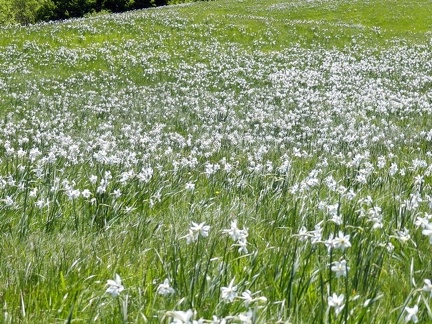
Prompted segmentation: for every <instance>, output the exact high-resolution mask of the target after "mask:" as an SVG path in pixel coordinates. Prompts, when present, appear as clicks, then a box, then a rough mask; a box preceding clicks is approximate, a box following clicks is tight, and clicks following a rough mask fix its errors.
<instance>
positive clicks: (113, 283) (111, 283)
mask: <svg viewBox="0 0 432 324" xmlns="http://www.w3.org/2000/svg"><path fill="white" fill-rule="evenodd" d="M107 286H108V288H107V290H106V292H107V293H108V294H110V295H111V296H113V297H117V296H118V295H119V294H120V293H121V292H122V291H123V290H124V286H123V285H122V284H121V278H120V276H119V275H118V274H116V275H115V280H111V279H109V280H107Z"/></svg>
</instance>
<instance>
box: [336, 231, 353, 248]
mask: <svg viewBox="0 0 432 324" xmlns="http://www.w3.org/2000/svg"><path fill="white" fill-rule="evenodd" d="M349 239H350V236H349V235H345V234H344V233H342V232H341V231H339V234H338V236H337V237H335V238H334V239H333V247H334V248H335V249H341V250H342V251H344V250H345V249H346V248H349V247H350V246H351V243H350V241H349Z"/></svg>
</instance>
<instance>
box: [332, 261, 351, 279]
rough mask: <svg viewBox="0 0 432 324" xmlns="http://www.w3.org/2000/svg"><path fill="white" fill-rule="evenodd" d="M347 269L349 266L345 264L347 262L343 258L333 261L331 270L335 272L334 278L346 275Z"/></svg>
mask: <svg viewBox="0 0 432 324" xmlns="http://www.w3.org/2000/svg"><path fill="white" fill-rule="evenodd" d="M348 270H349V267H348V266H347V263H346V261H345V260H341V261H340V262H337V261H336V262H333V265H332V267H331V271H333V272H335V273H336V278H339V277H342V276H343V277H346V275H347V272H348Z"/></svg>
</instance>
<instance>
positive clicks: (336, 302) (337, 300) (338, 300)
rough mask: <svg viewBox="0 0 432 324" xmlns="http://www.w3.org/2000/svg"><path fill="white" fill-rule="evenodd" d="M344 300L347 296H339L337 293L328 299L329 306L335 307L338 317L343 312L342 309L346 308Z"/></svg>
mask: <svg viewBox="0 0 432 324" xmlns="http://www.w3.org/2000/svg"><path fill="white" fill-rule="evenodd" d="M344 298H345V296H344V295H343V294H341V295H340V296H338V295H337V294H335V293H333V295H332V296H329V297H328V304H329V306H330V307H334V309H335V312H336V315H339V313H340V312H341V311H342V309H343V308H344V306H345V304H344Z"/></svg>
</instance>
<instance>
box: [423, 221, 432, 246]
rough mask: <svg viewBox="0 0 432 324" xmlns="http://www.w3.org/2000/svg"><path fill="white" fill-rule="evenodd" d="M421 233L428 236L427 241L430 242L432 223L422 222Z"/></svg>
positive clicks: (431, 241) (431, 242)
mask: <svg viewBox="0 0 432 324" xmlns="http://www.w3.org/2000/svg"><path fill="white" fill-rule="evenodd" d="M422 234H423V235H426V236H427V237H429V243H430V244H432V224H430V223H427V224H424V225H423V230H422Z"/></svg>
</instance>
